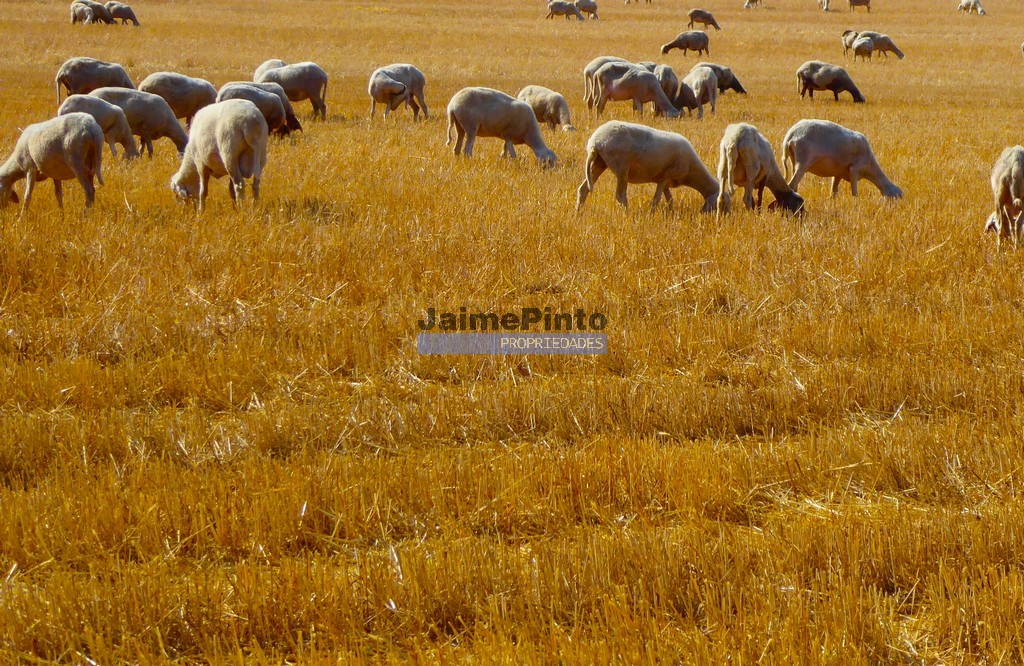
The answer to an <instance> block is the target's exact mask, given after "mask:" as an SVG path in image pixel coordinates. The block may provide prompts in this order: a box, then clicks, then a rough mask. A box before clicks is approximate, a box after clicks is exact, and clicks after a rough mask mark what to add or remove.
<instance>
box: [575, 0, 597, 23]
mask: <svg viewBox="0 0 1024 666" xmlns="http://www.w3.org/2000/svg"><path fill="white" fill-rule="evenodd" d="M575 4H576V9H578V10H580V11H581V12H582V13H584V14H587V15H589V16H590V18H592V19H596V18H597V2H595V1H594V0H576V2H575Z"/></svg>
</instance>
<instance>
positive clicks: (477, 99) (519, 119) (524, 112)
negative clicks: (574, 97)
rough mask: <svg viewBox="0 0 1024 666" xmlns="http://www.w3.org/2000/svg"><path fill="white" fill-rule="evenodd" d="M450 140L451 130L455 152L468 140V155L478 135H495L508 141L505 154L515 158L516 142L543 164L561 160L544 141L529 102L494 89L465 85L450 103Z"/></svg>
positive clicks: (449, 142)
mask: <svg viewBox="0 0 1024 666" xmlns="http://www.w3.org/2000/svg"><path fill="white" fill-rule="evenodd" d="M447 116H448V131H447V141H445V143H444V145H446V146H447V145H450V144H451V142H452V129H455V132H456V133H457V135H458V138H457V139H456V141H455V154H456V155H458V154H459V152H460V151H461V150H462V142H463V138H465V141H466V148H465V155H466V157H472V155H473V144H474V143H475V142H476V138H477V137H478V136H482V137H496V138H499V139H502V140H503V141H504V142H505V145H504V148H503V149H502V151H501V154H502V156H506V155H507V156H508V157H511V158H514V157H515V156H516V151H515V147H514V146H515V145H517V144H524V143H525V144H526V145H527V146H529V147H530V149H531V150H533V154H534V155H536V156H537V160H538V161H540V163H541V165H543V166H548V167H554V166H555V164H556V163H557V162H558V158H557V157H556V156H555V154H554V153H553V152H551V149H550V148H548V147H547V144H545V143H544V137H543V136H541V133H540V125H538V124H537V117H536V116H535V115H534V113H533V109H531V108H530V105H529V104H527V103H526V102H523V101H521V100H518V99H516V98H514V97H511V96H509V95H506V94H505V93H503V92H501V91H498V90H492V89H491V88H463V89H462V90H460V91H458V92H457V93H455V95H453V96H452V99H451V101H450V102H448V109H447Z"/></svg>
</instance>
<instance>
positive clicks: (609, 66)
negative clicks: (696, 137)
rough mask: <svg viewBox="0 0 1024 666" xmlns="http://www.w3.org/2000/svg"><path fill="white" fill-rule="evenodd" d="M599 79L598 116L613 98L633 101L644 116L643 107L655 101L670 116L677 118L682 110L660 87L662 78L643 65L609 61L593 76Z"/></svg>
mask: <svg viewBox="0 0 1024 666" xmlns="http://www.w3.org/2000/svg"><path fill="white" fill-rule="evenodd" d="M594 78H595V79H596V80H597V84H596V89H595V93H596V95H597V103H596V105H595V106H596V108H597V115H598V117H600V116H601V114H602V113H603V112H604V107H605V105H606V104H607V103H608V101H609V100H611V101H618V102H622V101H627V100H632V101H633V108H634V109H636V110H637V111H639V112H640V115H643V112H644V110H643V106H644V104H646V103H647V102H654V106H655V107H656V108H657V109H658V110H659V111H661V113H663V114H665V115H666V116H667V117H669V118H677V117H678V116H679V111H678V110H677V109H676V108H675V106H673V104H672V102H671V101H670V100H669V98H668V96H667V95H665V91H664V90H662V88H661V81H659V80H658V77H657V76H655V75H654V73H653V72H650V71H648V70H646V69H644V68H643V67H639V66H637V65H633V64H631V63H623V62H609V63H606V64H605V65H603V66H602V67H601V69H599V70H597V74H596V75H595V77H594Z"/></svg>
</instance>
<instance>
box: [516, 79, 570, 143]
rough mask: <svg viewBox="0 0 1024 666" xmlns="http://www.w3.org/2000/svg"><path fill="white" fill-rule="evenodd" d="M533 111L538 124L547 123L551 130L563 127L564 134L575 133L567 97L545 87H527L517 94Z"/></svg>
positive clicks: (517, 97)
mask: <svg viewBox="0 0 1024 666" xmlns="http://www.w3.org/2000/svg"><path fill="white" fill-rule="evenodd" d="M516 99H519V100H522V101H524V102H526V103H527V104H529V105H530V108H531V109H533V115H535V116H536V117H537V122H538V123H547V124H548V126H549V127H550V128H551V129H555V127H557V126H558V125H561V126H562V131H563V132H575V131H576V128H575V127H573V126H572V120H571V119H570V117H569V103H568V102H566V101H565V97H563V96H562V95H559V94H558V93H556V92H555V91H554V90H551V89H550V88H545V87H544V86H526V87H525V88H523V89H522V90H520V91H519V92H518V93H517V94H516Z"/></svg>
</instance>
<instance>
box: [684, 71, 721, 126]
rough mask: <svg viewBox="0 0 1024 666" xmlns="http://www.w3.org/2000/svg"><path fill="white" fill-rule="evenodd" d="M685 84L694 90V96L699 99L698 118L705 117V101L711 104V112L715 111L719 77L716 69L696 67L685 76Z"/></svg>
mask: <svg viewBox="0 0 1024 666" xmlns="http://www.w3.org/2000/svg"><path fill="white" fill-rule="evenodd" d="M683 85H684V86H688V87H689V88H690V90H692V91H693V98H694V99H695V100H696V101H697V118H703V117H704V104H705V102H706V103H708V104H710V105H711V113H714V112H715V103H716V102H717V101H718V77H717V76H715V70H713V69H711V68H710V67H694V68H693V69H692V70H691V71H690V73H689V74H687V75H686V76H685V77H683Z"/></svg>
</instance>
